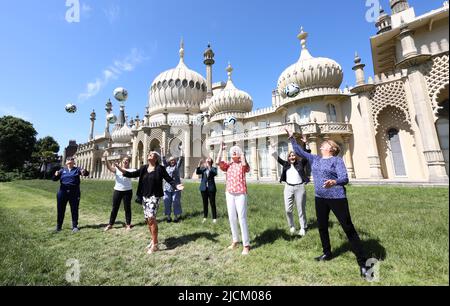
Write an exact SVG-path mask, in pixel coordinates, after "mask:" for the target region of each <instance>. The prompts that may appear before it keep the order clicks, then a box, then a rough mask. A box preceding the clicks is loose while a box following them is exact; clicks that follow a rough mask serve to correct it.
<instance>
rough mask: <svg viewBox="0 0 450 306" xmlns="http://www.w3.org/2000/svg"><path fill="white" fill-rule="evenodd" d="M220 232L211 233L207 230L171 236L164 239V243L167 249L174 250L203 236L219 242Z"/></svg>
mask: <svg viewBox="0 0 450 306" xmlns="http://www.w3.org/2000/svg"><path fill="white" fill-rule="evenodd" d="M218 236H219V234H211V233H207V232H201V233H194V234H189V235H185V236H181V237H170V238H167V239H166V240H165V241H164V244H165V245H166V247H167V250H174V249H176V248H178V247H181V246H183V245H186V244H189V243H191V242H194V241H196V240H198V239H201V238H206V239H208V240H209V241H212V242H216V243H218V242H219V241H218V240H217V239H216V238H217V237H218Z"/></svg>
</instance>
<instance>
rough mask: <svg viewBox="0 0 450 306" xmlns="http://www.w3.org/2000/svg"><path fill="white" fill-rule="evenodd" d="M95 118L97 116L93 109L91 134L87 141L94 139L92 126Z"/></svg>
mask: <svg viewBox="0 0 450 306" xmlns="http://www.w3.org/2000/svg"><path fill="white" fill-rule="evenodd" d="M96 117H97V115H96V114H95V109H93V110H92V113H91V133H90V134H89V141H92V140H93V139H94V124H95V120H96Z"/></svg>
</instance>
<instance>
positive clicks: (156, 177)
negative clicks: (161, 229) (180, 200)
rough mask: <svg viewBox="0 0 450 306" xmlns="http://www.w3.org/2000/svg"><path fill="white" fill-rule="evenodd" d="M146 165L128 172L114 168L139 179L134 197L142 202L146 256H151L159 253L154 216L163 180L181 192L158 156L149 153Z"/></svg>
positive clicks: (160, 196) (117, 166) (125, 175)
mask: <svg viewBox="0 0 450 306" xmlns="http://www.w3.org/2000/svg"><path fill="white" fill-rule="evenodd" d="M147 159H148V164H147V165H144V166H143V167H142V168H141V169H139V170H137V171H134V172H128V171H126V170H125V169H122V168H121V167H120V166H119V165H118V164H116V165H115V166H116V168H117V169H119V171H121V172H122V174H123V176H124V177H128V178H137V177H139V184H138V189H137V192H136V195H137V197H138V199H141V200H142V205H143V207H144V216H145V220H146V221H147V224H148V228H149V231H150V235H151V239H152V241H151V243H150V245H149V246H148V252H147V253H148V254H153V253H154V252H157V251H159V247H158V223H157V221H156V215H157V213H158V208H159V202H160V200H161V198H162V197H163V196H164V192H163V180H165V181H167V182H168V183H169V184H171V186H172V187H173V188H174V189H176V190H180V191H181V190H183V189H184V186H183V185H182V184H180V185H176V183H175V181H174V180H173V179H172V178H171V177H170V175H169V174H168V173H167V171H166V168H164V167H163V166H161V164H160V155H159V154H158V153H157V152H151V153H150V154H149V155H148V157H147Z"/></svg>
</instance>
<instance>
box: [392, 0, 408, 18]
mask: <svg viewBox="0 0 450 306" xmlns="http://www.w3.org/2000/svg"><path fill="white" fill-rule="evenodd" d="M389 4H390V5H391V11H392V15H394V14H397V13H400V12H403V11H406V10H407V9H409V3H408V0H389Z"/></svg>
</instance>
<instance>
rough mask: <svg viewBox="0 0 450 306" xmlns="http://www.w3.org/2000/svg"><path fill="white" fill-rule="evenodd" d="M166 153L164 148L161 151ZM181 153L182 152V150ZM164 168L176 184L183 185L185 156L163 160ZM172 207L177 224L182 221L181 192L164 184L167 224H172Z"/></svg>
mask: <svg viewBox="0 0 450 306" xmlns="http://www.w3.org/2000/svg"><path fill="white" fill-rule="evenodd" d="M161 151H162V152H164V148H162V149H161ZM180 153H182V151H181V150H180ZM162 161H163V166H164V167H165V168H166V171H167V173H168V174H169V176H170V177H171V178H172V179H173V180H174V181H175V184H177V185H179V184H181V177H180V169H181V166H182V165H183V156H182V155H181V156H180V157H179V158H178V159H177V158H175V157H173V156H172V157H171V158H169V160H166V157H165V156H163V158H162ZM172 207H173V213H174V215H175V218H174V220H173V221H174V222H175V223H177V222H179V221H180V220H181V214H182V213H183V210H182V208H181V192H180V191H179V190H176V189H174V188H173V187H172V185H170V184H169V183H167V182H164V213H165V215H166V217H167V222H172Z"/></svg>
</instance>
